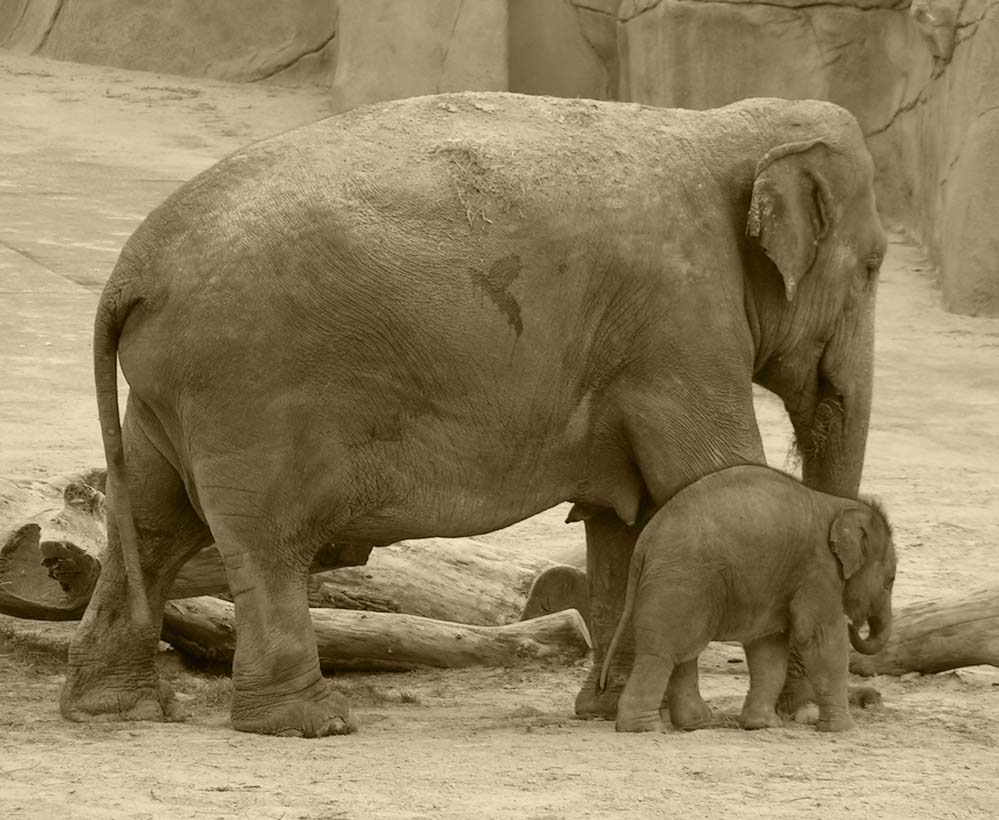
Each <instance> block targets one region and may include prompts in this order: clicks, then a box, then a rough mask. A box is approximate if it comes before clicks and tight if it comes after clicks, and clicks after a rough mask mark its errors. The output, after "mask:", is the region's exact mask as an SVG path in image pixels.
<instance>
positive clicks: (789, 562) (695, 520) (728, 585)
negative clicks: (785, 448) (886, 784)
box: [604, 466, 896, 732]
mask: <svg viewBox="0 0 999 820" xmlns="http://www.w3.org/2000/svg"><path fill="white" fill-rule="evenodd" d="M895 566H896V557H895V547H894V544H893V543H892V538H891V527H890V525H889V524H888V521H887V520H886V519H885V517H884V513H883V512H882V511H881V510H880V509H879V508H878V507H876V506H873V505H872V504H870V503H866V502H860V501H853V500H850V499H844V498H839V497H837V496H832V495H826V494H825V493H819V492H815V491H814V490H810V489H808V488H807V487H805V486H804V485H803V484H801V483H799V482H798V481H796V480H794V479H793V478H791V477H790V476H786V475H784V474H783V473H780V472H778V471H776V470H771V469H770V468H768V467H758V466H745V467H732V468H729V469H727V470H722V471H720V472H717V473H712V474H711V475H708V476H706V477H704V478H702V479H700V480H699V481H696V482H695V483H694V484H692V485H691V486H689V487H687V488H685V489H683V490H681V491H680V492H679V493H677V494H676V495H675V496H674V497H673V498H672V499H671V500H670V501H669V502H667V504H666V506H665V507H663V508H662V509H661V510H660V511H659V512H658V513H656V515H655V516H654V517H653V518H652V520H651V521H650V522H649V524H648V526H646V528H645V529H644V531H643V532H642V535H641V537H640V538H639V539H638V543H637V545H636V546H635V551H634V554H633V555H632V559H631V572H630V576H629V580H628V592H627V596H626V599H625V605H624V614H623V615H622V618H621V621H620V623H619V624H618V628H617V631H616V632H615V634H614V638H613V639H612V640H611V645H610V647H609V648H608V650H607V655H606V657H605V659H604V667H605V668H608V667H609V665H610V662H611V659H612V657H613V655H614V650H615V647H616V645H617V644H618V643H619V642H620V639H621V636H622V635H623V634H624V632H625V630H627V629H628V628H629V624H630V625H633V631H634V636H635V661H634V668H633V670H632V673H631V676H630V677H629V678H628V683H627V684H626V685H625V687H624V692H623V693H622V694H621V698H620V701H619V703H618V711H617V722H616V727H617V730H618V731H619V732H647V731H656V730H659V729H660V727H661V722H660V718H661V715H660V711H661V708H662V707H663V706H665V707H666V708H665V709H664V710H663V711H668V713H669V717H670V720H671V721H672V722H673V725H674V726H676V727H677V728H680V729H696V728H698V727H699V726H701V725H703V724H704V722H705V721H706V720H707V719H708V717H709V716H710V710H709V709H708V707H707V705H706V704H705V703H704V701H703V700H702V699H701V696H700V693H699V691H698V688H697V656H698V655H700V653H701V652H702V651H703V650H704V648H705V647H706V646H707V645H708V643H709V641H713V640H715V641H739V642H741V643H742V645H743V647H744V648H745V650H746V663H747V665H748V667H749V680H750V683H749V694H748V695H747V696H746V702H745V705H744V706H743V709H742V715H741V717H740V719H739V722H740V724H741V725H742V727H743V728H745V729H763V728H773V727H778V726H780V725H781V721H780V718H779V717H778V716H777V712H776V711H775V706H776V703H777V697H778V695H779V694H780V692H781V689H782V687H783V686H784V679H785V676H786V674H787V669H788V652H789V642H790V641H791V640H793V641H794V644H795V646H796V648H797V650H798V652H799V653H800V657H801V661H802V663H803V665H804V668H805V672H806V674H807V676H808V679H809V681H810V682H811V683H812V685H813V687H814V690H815V695H816V701H817V703H818V707H819V716H818V723H817V725H816V728H817V729H819V730H820V731H825V732H842V731H846V730H847V729H851V728H853V719H852V718H851V717H850V714H849V708H848V705H847V679H848V677H849V661H850V652H849V646H848V644H847V631H849V636H850V643H852V644H853V646H854V648H855V649H856V650H857V651H859V652H864V653H866V654H873V653H875V652H879V651H881V649H882V648H883V647H884V644H885V642H886V641H887V639H888V637H889V635H890V634H891V622H892V614H891V593H892V585H893V584H894V581H895ZM846 619H849V621H850V625H849V629H848V630H846V629H844V628H843V626H844V620H846ZM865 624H866V625H867V626H868V629H869V634H868V636H867V637H866V638H864V637H861V635H860V629H861V628H862V627H863V626H864V625H865ZM664 695H665V700H664ZM662 717H665V715H662Z"/></svg>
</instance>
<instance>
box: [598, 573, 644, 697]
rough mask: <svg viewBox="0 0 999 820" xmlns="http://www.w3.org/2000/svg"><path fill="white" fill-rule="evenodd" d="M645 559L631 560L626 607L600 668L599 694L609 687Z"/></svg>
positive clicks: (625, 597)
mask: <svg viewBox="0 0 999 820" xmlns="http://www.w3.org/2000/svg"><path fill="white" fill-rule="evenodd" d="M643 565H644V560H643V558H642V556H640V555H636V556H634V557H633V558H632V560H631V570H630V572H629V573H628V591H627V592H626V593H625V596H624V608H623V609H622V611H621V620H619V621H618V622H617V629H615V630H614V637H613V638H611V642H610V646H608V647H607V654H606V655H604V665H603V667H602V668H601V669H600V680H599V681H598V682H597V694H598V695H602V694H603V693H604V690H605V689H606V688H607V673H608V672H609V671H610V668H611V661H613V659H614V653H615V652H616V651H617V645H618V643H620V641H621V636H622V635H623V634H624V630H625V628H626V627H627V626H628V622H629V621H630V620H631V610H632V609H633V608H634V605H635V590H636V589H638V580H639V579H640V578H641V577H642V567H643Z"/></svg>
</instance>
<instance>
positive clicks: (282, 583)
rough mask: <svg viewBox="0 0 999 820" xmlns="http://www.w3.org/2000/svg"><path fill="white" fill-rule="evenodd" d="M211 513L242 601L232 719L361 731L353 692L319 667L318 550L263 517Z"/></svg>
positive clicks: (330, 731)
mask: <svg viewBox="0 0 999 820" xmlns="http://www.w3.org/2000/svg"><path fill="white" fill-rule="evenodd" d="M250 506H251V507H252V506H253V505H250ZM208 518H209V522H210V523H211V524H212V531H213V532H214V533H215V536H216V541H215V543H216V545H217V546H218V549H219V553H220V554H221V555H222V560H223V561H224V563H225V568H226V575H227V577H228V579H229V588H230V591H231V593H232V596H233V600H234V602H235V605H236V656H235V659H234V661H233V672H232V674H233V700H232V723H233V726H234V727H235V728H236V729H238V730H239V731H242V732H256V733H259V734H267V735H287V736H294V737H325V736H327V735H341V734H347V733H348V732H352V731H354V730H355V728H356V724H355V722H354V720H353V718H352V716H351V714H350V709H349V706H348V704H347V701H346V699H345V698H344V697H343V696H342V695H340V694H339V693H337V692H336V691H334V690H333V689H332V688H331V687H330V685H329V682H328V681H327V680H326V679H325V678H323V676H322V673H321V671H320V668H319V653H318V651H317V649H316V637H315V633H314V632H313V628H312V620H311V617H310V614H309V603H308V593H307V581H308V568H309V561H310V559H311V557H312V553H313V552H314V550H310V549H309V548H308V545H303V546H297V545H292V544H286V543H282V542H281V541H280V540H279V539H278V538H277V537H276V536H275V535H274V533H275V531H276V530H277V529H278V528H276V527H271V526H268V524H267V522H266V521H265V520H262V519H256V518H253V519H244V518H240V517H230V516H226V515H223V514H218V513H216V514H214V515H213V514H212V513H208Z"/></svg>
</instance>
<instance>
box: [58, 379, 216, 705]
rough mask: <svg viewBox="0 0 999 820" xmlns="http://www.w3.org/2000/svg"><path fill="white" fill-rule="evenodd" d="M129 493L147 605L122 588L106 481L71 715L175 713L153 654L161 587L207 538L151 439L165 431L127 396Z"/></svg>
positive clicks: (69, 679) (73, 665) (72, 672)
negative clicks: (103, 522)
mask: <svg viewBox="0 0 999 820" xmlns="http://www.w3.org/2000/svg"><path fill="white" fill-rule="evenodd" d="M122 432H123V439H124V446H125V464H126V468H127V472H128V485H129V496H130V499H131V502H132V513H133V520H134V522H135V527H136V531H137V535H138V545H137V546H138V552H139V559H140V562H141V564H142V573H143V580H144V585H145V589H146V598H147V601H148V604H149V611H148V612H142V611H136V610H135V608H134V606H132V605H131V602H130V600H129V598H128V596H127V581H126V577H125V569H124V564H123V561H122V553H121V544H120V538H119V533H118V527H117V525H116V523H115V519H114V515H113V510H114V509H115V504H116V500H117V492H118V491H117V488H115V487H114V486H113V485H111V486H109V487H108V499H107V500H108V504H107V509H108V548H107V549H106V550H105V551H104V553H103V554H102V555H101V562H102V565H101V575H100V578H99V579H98V582H97V586H96V588H95V589H94V594H93V596H92V597H91V599H90V605H89V606H88V607H87V611H86V613H85V614H84V616H83V620H82V621H81V622H80V625H79V627H78V628H77V630H76V633H75V635H74V636H73V640H72V642H71V643H70V647H69V663H68V665H67V669H66V683H65V685H64V686H63V690H62V695H61V698H60V709H61V711H62V713H63V715H64V716H65V717H67V718H69V719H70V720H76V721H93V720H161V719H164V718H165V719H175V718H177V717H179V710H178V709H177V704H176V702H175V701H174V699H173V696H172V693H171V692H170V689H169V687H168V686H167V685H166V684H165V683H164V682H162V681H160V680H159V675H158V673H157V671H156V666H155V664H154V658H155V655H156V650H157V647H158V645H159V639H160V625H161V623H162V618H163V603H164V599H165V593H166V591H167V589H168V588H169V586H170V584H171V583H172V582H173V579H174V577H175V576H176V574H177V571H178V570H179V569H180V567H181V566H182V565H183V564H184V562H185V561H186V560H187V559H188V558H189V557H190V556H191V555H193V554H194V553H195V552H197V551H198V550H200V549H202V548H203V547H206V546H208V545H209V544H210V543H211V533H210V532H209V531H208V528H207V527H206V526H205V525H204V523H203V522H202V521H201V519H200V518H198V515H197V513H196V512H195V510H194V508H193V507H192V506H191V504H190V501H189V500H188V497H187V493H186V492H185V489H184V485H183V482H182V481H181V479H180V476H179V475H178V474H177V472H176V471H175V470H174V468H173V467H172V466H171V464H170V462H169V461H168V460H167V459H166V458H164V456H163V455H162V454H161V453H160V451H159V450H158V449H157V448H156V446H154V444H153V439H152V438H151V437H150V434H152V436H153V437H155V438H156V439H157V440H160V441H161V446H162V441H163V440H164V439H165V437H163V436H162V435H161V433H162V431H161V429H160V428H159V426H158V422H156V420H155V418H153V417H152V416H151V414H150V413H149V411H148V409H147V408H145V407H144V406H143V405H142V404H141V402H139V401H138V400H136V399H130V400H129V403H128V409H127V410H126V413H125V421H124V424H123V430H122Z"/></svg>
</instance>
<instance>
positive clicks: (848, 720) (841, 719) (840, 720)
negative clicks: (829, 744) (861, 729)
mask: <svg viewBox="0 0 999 820" xmlns="http://www.w3.org/2000/svg"><path fill="white" fill-rule="evenodd" d="M856 728H857V724H856V723H854V722H853V718H852V717H850V716H849V715H837V716H836V717H833V718H819V719H818V721H816V723H815V729H816V731H819V732H849V731H850V730H851V729H856Z"/></svg>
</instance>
